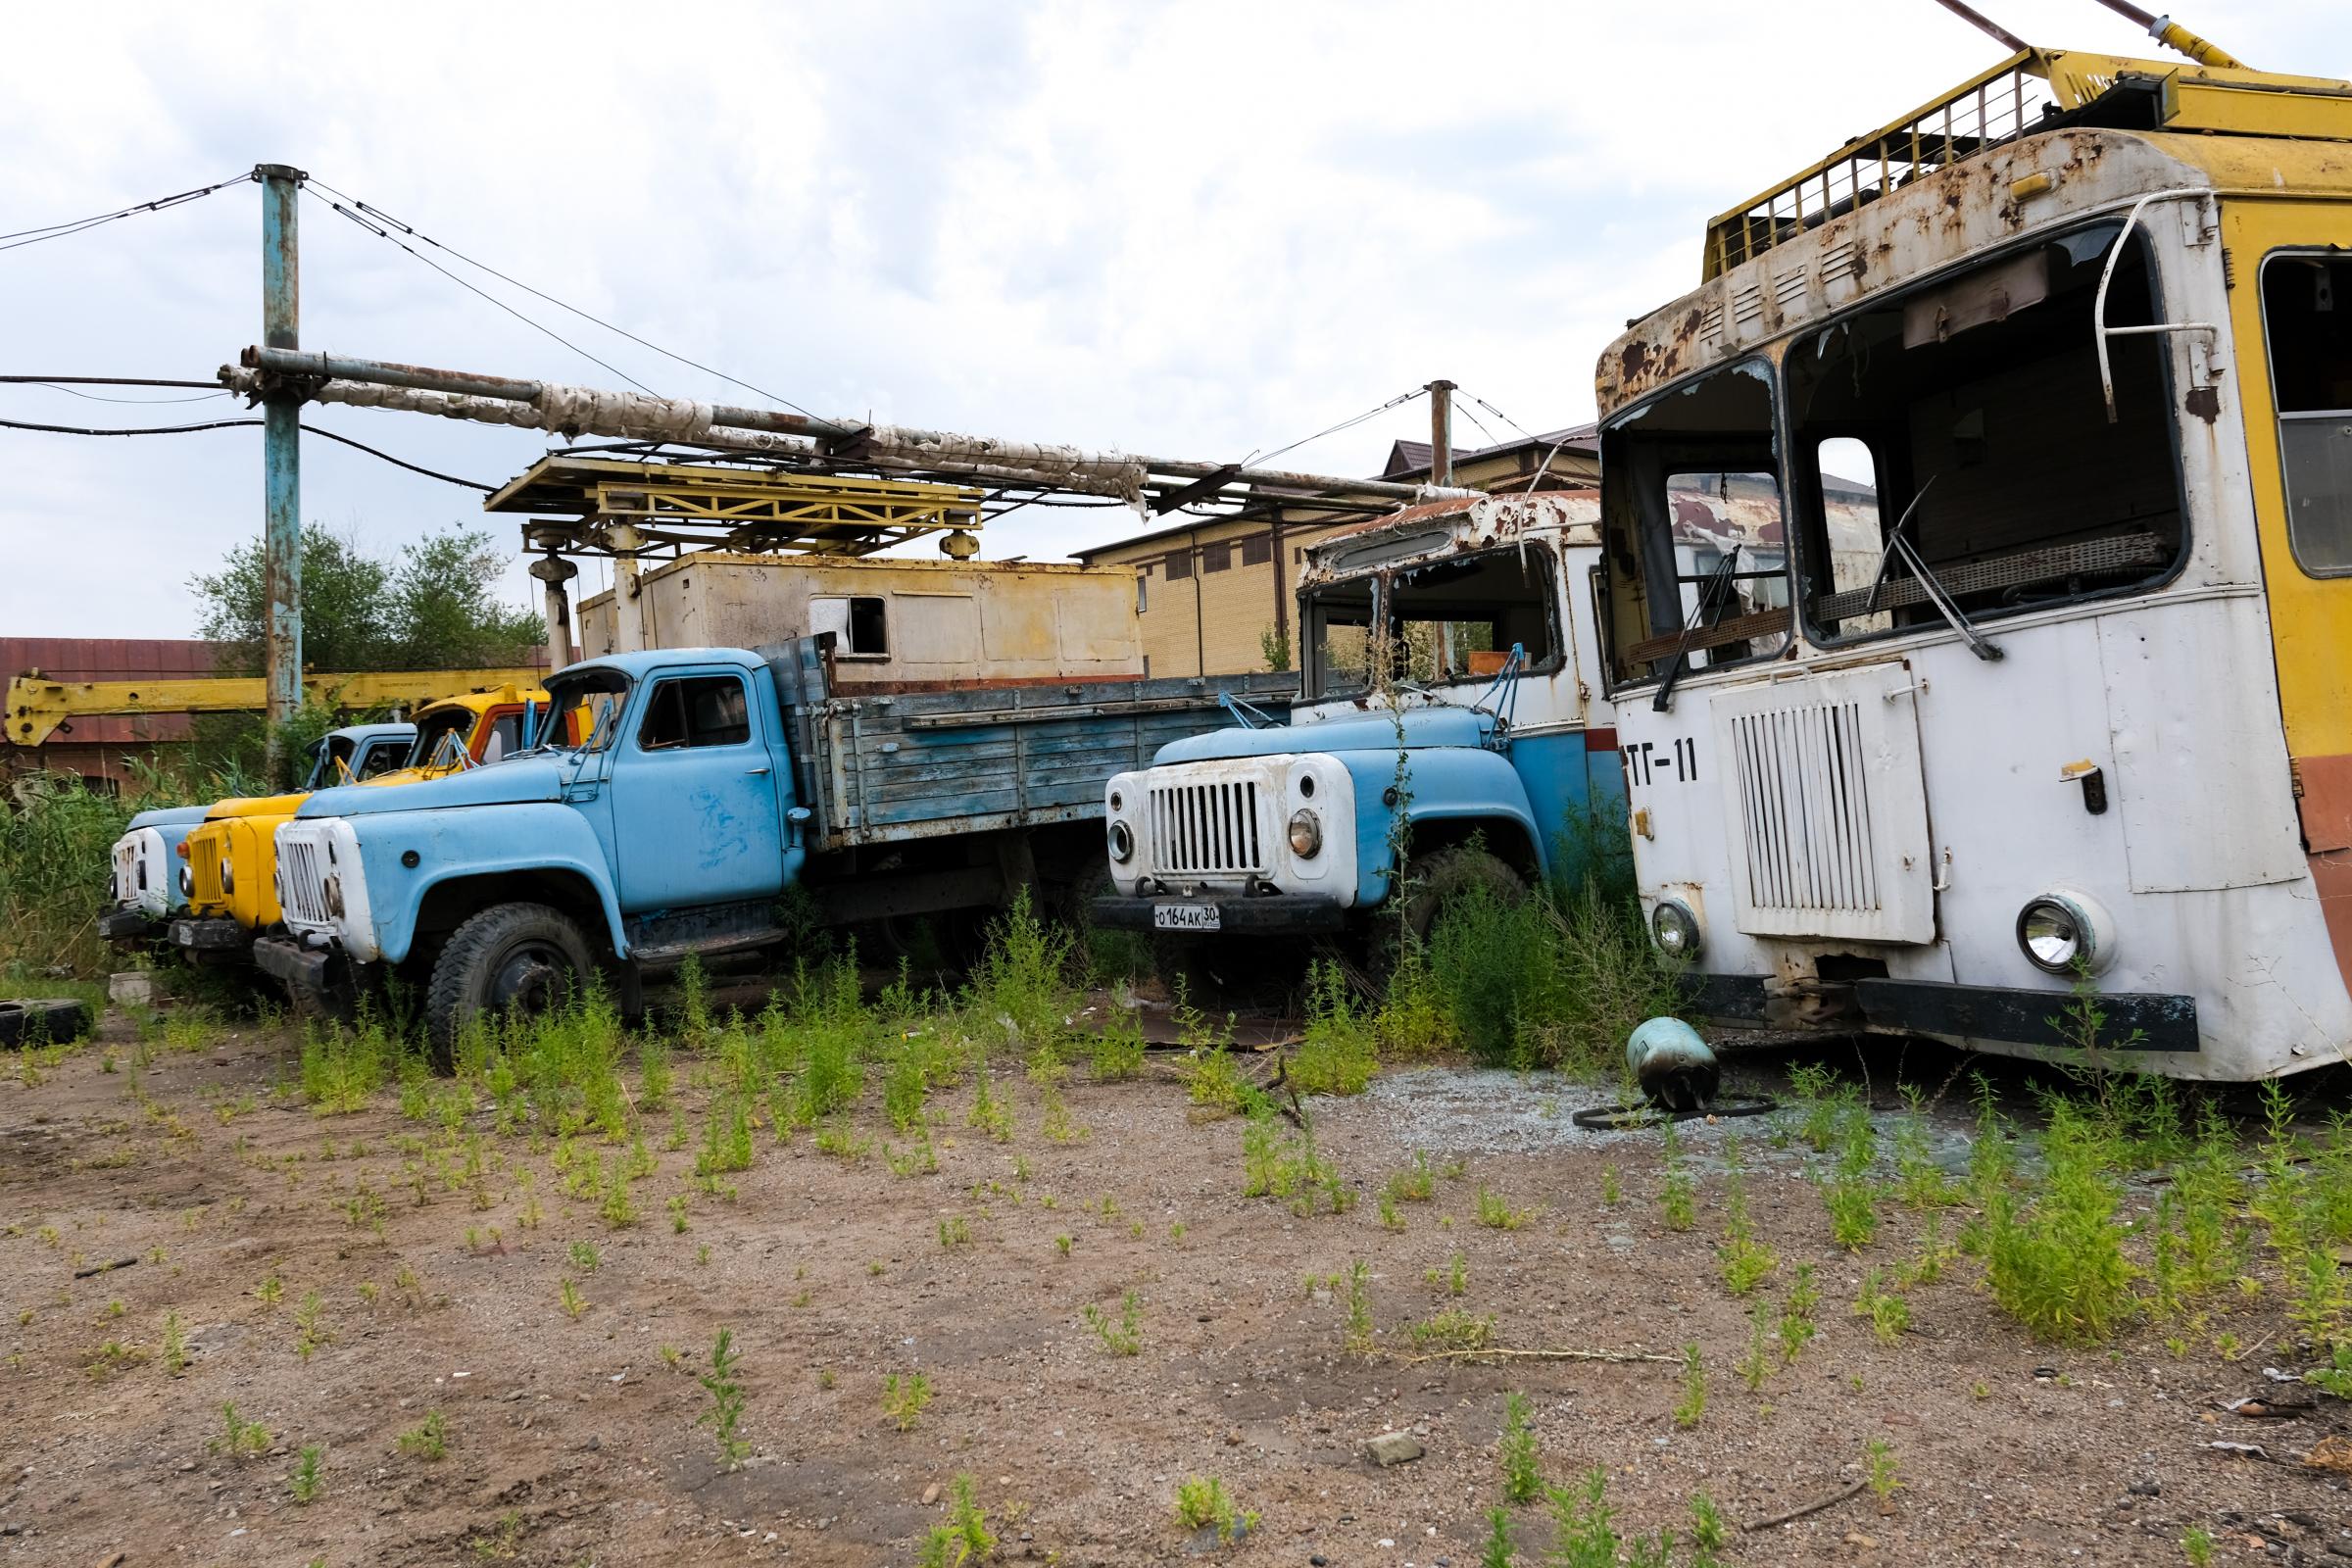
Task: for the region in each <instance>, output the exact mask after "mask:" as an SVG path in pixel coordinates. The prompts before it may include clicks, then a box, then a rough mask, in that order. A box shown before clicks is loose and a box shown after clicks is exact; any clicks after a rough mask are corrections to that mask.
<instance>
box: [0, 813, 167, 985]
mask: <svg viewBox="0 0 2352 1568" xmlns="http://www.w3.org/2000/svg"><path fill="white" fill-rule="evenodd" d="M23 795H24V797H25V798H24V801H23V804H22V805H21V806H19V807H18V808H16V809H10V806H9V805H8V804H7V802H6V800H5V798H0V969H6V968H14V967H19V966H22V967H24V968H26V969H31V970H35V971H38V970H41V969H46V968H50V967H52V966H54V965H58V964H64V965H67V966H69V967H70V968H72V969H73V972H74V973H75V974H81V975H96V974H103V973H105V972H106V971H107V970H108V969H110V968H112V967H113V964H112V962H111V961H110V960H109V958H108V956H107V947H106V944H105V943H103V942H101V941H100V940H99V939H98V915H99V913H100V912H101V910H102V909H103V908H104V907H106V905H107V903H108V897H107V895H108V887H109V884H110V881H111V879H112V877H113V874H114V862H113V857H112V851H113V849H114V843H115V840H117V839H119V838H121V837H122V836H123V828H124V827H125V826H127V825H128V823H129V821H130V818H131V816H132V814H133V813H134V812H136V811H137V810H138V809H140V803H137V802H134V801H129V800H122V799H118V798H116V797H114V796H109V795H100V794H97V793H95V792H94V791H91V790H89V789H86V788H84V787H83V786H82V784H81V782H80V781H79V780H78V779H71V780H66V781H65V782H64V783H62V784H60V785H58V786H56V787H51V786H50V784H49V782H48V780H47V779H46V778H43V779H40V780H36V781H34V782H32V783H31V784H29V785H27V786H26V787H25V789H24V790H23Z"/></svg>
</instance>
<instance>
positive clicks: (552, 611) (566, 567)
mask: <svg viewBox="0 0 2352 1568" xmlns="http://www.w3.org/2000/svg"><path fill="white" fill-rule="evenodd" d="M579 574H580V568H579V567H577V566H575V565H573V564H571V563H570V562H568V561H565V560H564V558H563V557H562V556H542V557H540V558H539V559H538V560H537V561H534V562H532V563H531V575H532V576H534V577H536V578H538V579H539V581H540V582H541V583H543V584H544V585H545V586H546V589H547V667H548V668H549V669H550V670H558V669H562V668H563V667H564V665H565V664H568V663H570V662H571V661H572V652H571V594H570V592H569V591H568V590H567V589H565V587H564V584H565V583H567V582H569V581H571V579H572V578H574V577H576V576H578V575H579Z"/></svg>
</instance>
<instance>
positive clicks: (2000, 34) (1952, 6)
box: [1941, 0, 2033, 55]
mask: <svg viewBox="0 0 2352 1568" xmlns="http://www.w3.org/2000/svg"><path fill="white" fill-rule="evenodd" d="M1941 4H1942V6H1943V9H1944V10H1946V11H1949V12H1950V13H1951V14H1952V15H1953V16H1955V17H1958V18H1959V19H1960V20H1961V21H1962V22H1965V23H1967V24H1968V25H1970V26H1972V27H1974V28H1976V29H1977V30H1978V31H1979V32H1982V33H1987V34H1989V35H1990V36H1991V37H1992V38H1993V40H1994V41H1995V42H1997V43H1999V44H2000V45H2001V46H2002V47H2004V48H2006V49H2008V50H2009V51H2010V52H2011V53H2013V54H2021V55H2022V54H2024V53H2025V52H2026V51H2027V50H2028V49H2030V48H2032V47H2033V45H2031V44H2029V43H2027V42H2026V40H2025V39H2023V38H2020V37H2019V36H2018V35H2017V34H2016V33H2014V32H2011V31H2010V30H2009V29H2008V28H2007V27H2004V26H2002V25H2000V24H1999V23H1997V22H1995V21H1993V20H1992V19H1991V18H1990V17H1988V16H1985V14H1984V13H1983V12H1980V11H1977V10H1975V9H1974V8H1972V7H1970V6H1966V5H1963V4H1962V3H1961V0H1941Z"/></svg>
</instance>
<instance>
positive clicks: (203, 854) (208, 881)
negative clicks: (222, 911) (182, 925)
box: [188, 834, 225, 905]
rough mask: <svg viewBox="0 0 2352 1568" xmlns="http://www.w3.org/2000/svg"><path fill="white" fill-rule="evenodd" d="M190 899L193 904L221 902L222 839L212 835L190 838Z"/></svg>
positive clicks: (192, 835) (191, 836) (192, 836)
mask: <svg viewBox="0 0 2352 1568" xmlns="http://www.w3.org/2000/svg"><path fill="white" fill-rule="evenodd" d="M188 889H189V892H188V900H189V902H190V903H192V904H206V905H211V904H221V903H223V902H225V901H224V900H223V899H222V898H221V841H220V840H219V839H218V838H215V837H213V836H211V835H209V834H208V835H206V836H204V837H201V838H199V837H197V836H195V835H194V834H191V835H189V838H188Z"/></svg>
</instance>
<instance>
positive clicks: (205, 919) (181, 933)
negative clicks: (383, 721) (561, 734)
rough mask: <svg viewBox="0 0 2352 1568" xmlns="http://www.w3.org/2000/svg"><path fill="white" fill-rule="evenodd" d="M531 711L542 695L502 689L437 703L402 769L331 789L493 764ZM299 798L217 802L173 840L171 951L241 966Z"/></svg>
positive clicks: (421, 716)
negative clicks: (182, 903)
mask: <svg viewBox="0 0 2352 1568" xmlns="http://www.w3.org/2000/svg"><path fill="white" fill-rule="evenodd" d="M533 704H536V705H537V711H538V712H539V713H540V714H542V715H544V714H545V713H546V712H547V693H546V692H544V691H542V690H539V689H538V688H536V687H522V686H513V685H508V686H497V687H493V688H491V689H489V690H487V691H479V692H466V693H464V694H462V695H459V696H456V697H447V698H443V699H442V700H440V701H439V702H436V703H432V704H429V705H428V706H426V707H425V708H423V709H422V710H420V711H418V712H417V741H416V744H415V746H414V747H413V748H412V749H411V750H410V752H409V754H408V758H407V761H408V765H407V766H406V767H402V768H399V769H396V770H394V771H390V772H382V773H376V774H373V775H371V776H367V777H354V778H350V779H346V780H342V781H340V782H346V783H354V784H368V785H377V784H414V783H416V782H417V780H419V779H427V778H437V777H439V776H440V775H441V774H443V773H451V772H456V771H457V770H458V769H460V768H464V767H474V766H478V765H480V764H481V763H484V762H495V761H497V760H499V759H500V758H502V757H505V756H507V755H508V754H509V753H511V752H514V751H515V750H517V749H518V748H519V747H520V746H521V745H522V736H523V726H524V719H525V715H526V713H527V712H528V711H530V709H531V705H533ZM308 799H310V796H309V794H308V792H304V793H300V794H288V795H263V796H253V797H247V798H243V799H232V800H225V801H221V802H219V803H217V804H216V805H215V806H214V807H213V809H211V810H210V811H208V812H206V813H205V819H204V820H203V821H202V822H200V823H199V824H197V826H196V827H195V828H193V829H191V830H190V831H189V833H188V836H187V837H186V838H185V839H183V840H182V841H181V842H180V847H179V854H180V858H181V860H182V864H181V866H180V869H179V877H180V882H181V887H182V891H183V892H184V893H185V894H186V896H187V908H186V910H185V911H184V912H182V913H181V914H180V915H178V916H177V917H175V918H174V919H173V920H172V924H171V929H170V939H171V945H172V948H174V949H175V950H177V951H178V952H180V953H182V954H184V955H186V956H189V957H191V958H195V959H199V960H203V959H208V958H209V959H215V960H219V959H228V958H234V959H240V960H241V959H243V958H244V957H245V956H246V955H247V953H248V951H249V950H250V949H251V947H252V945H253V939H254V937H255V936H256V935H258V934H259V933H261V932H263V931H266V930H268V929H269V928H270V927H271V926H273V925H276V924H277V923H278V922H279V920H280V918H281V914H280V911H279V908H278V899H277V844H276V834H277V828H278V824H279V823H281V822H285V821H288V820H290V819H291V818H292V817H293V815H294V812H295V810H296V809H298V808H299V807H300V806H301V805H302V803H303V802H304V801H306V800H308Z"/></svg>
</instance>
